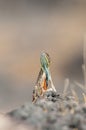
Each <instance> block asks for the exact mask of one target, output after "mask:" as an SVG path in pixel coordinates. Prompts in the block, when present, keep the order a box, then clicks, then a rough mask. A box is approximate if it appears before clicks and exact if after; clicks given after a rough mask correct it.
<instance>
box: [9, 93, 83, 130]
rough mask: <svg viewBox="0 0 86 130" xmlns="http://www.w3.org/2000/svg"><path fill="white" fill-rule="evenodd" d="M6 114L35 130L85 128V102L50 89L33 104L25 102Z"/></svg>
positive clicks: (76, 129) (81, 129)
mask: <svg viewBox="0 0 86 130" xmlns="http://www.w3.org/2000/svg"><path fill="white" fill-rule="evenodd" d="M7 116H9V117H10V118H12V119H13V120H16V121H18V122H22V124H25V125H27V126H29V125H31V126H33V127H34V128H35V129H36V130H86V104H82V105H80V104H78V102H77V101H75V99H74V97H72V96H66V97H63V96H62V95H59V94H57V93H55V92H52V91H49V92H46V93H45V95H44V97H42V98H40V99H38V100H37V102H36V103H35V104H33V103H26V104H24V105H22V106H21V107H20V108H18V109H16V110H13V111H11V112H9V113H7Z"/></svg>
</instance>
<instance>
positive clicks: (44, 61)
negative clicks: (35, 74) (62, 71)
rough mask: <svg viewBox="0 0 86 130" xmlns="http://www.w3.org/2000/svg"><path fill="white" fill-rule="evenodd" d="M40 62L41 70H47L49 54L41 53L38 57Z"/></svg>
mask: <svg viewBox="0 0 86 130" xmlns="http://www.w3.org/2000/svg"><path fill="white" fill-rule="evenodd" d="M40 62H41V67H42V69H43V70H45V69H46V68H49V66H50V62H51V60H50V56H49V54H48V53H45V52H43V53H42V54H41V56H40Z"/></svg>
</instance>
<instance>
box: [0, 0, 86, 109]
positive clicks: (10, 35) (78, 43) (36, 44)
mask: <svg viewBox="0 0 86 130" xmlns="http://www.w3.org/2000/svg"><path fill="white" fill-rule="evenodd" d="M85 32H86V1H85V0H0V111H2V112H6V111H9V110H11V109H13V108H15V107H17V106H19V105H21V104H23V103H24V102H27V101H31V96H32V89H33V87H34V84H35V81H36V78H37V75H38V72H39V68H40V61H39V57H40V53H41V52H43V51H46V52H48V53H49V54H50V56H51V59H52V65H51V73H52V78H53V82H54V84H55V86H56V88H57V89H58V91H59V88H60V87H62V86H63V83H64V79H65V78H67V77H68V78H69V79H70V80H71V81H73V80H77V81H79V82H83V74H82V68H81V65H82V63H83V43H84V37H85Z"/></svg>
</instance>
